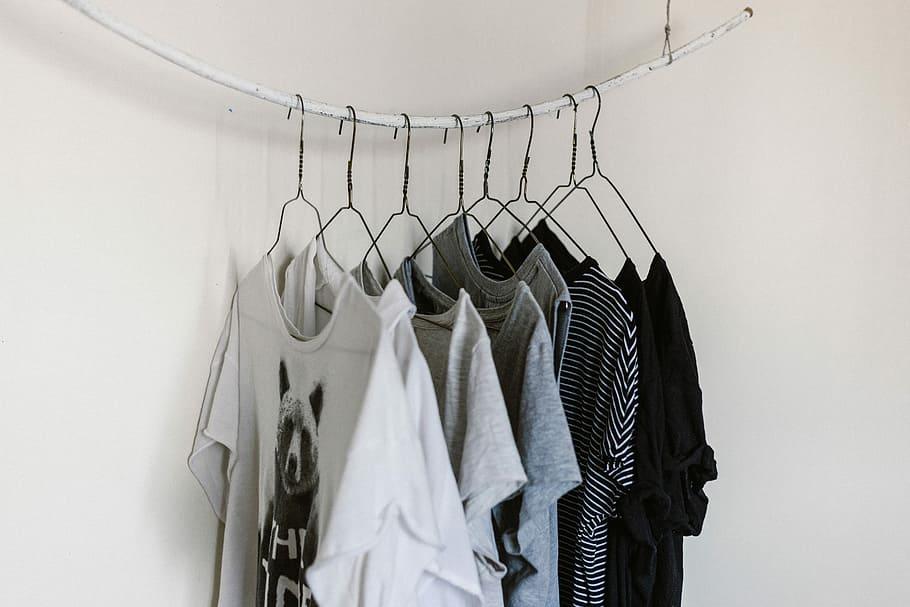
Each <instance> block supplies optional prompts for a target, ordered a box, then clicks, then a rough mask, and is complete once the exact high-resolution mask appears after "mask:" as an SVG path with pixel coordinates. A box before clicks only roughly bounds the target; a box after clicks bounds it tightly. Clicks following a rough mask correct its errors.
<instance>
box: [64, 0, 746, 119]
mask: <svg viewBox="0 0 910 607" xmlns="http://www.w3.org/2000/svg"><path fill="white" fill-rule="evenodd" d="M63 2H65V3H67V4H69V5H70V6H71V7H73V8H75V9H76V10H78V11H79V12H80V13H82V14H84V15H85V16H87V17H88V18H89V19H92V20H93V21H96V22H97V23H99V24H100V25H102V26H104V27H105V28H107V29H109V30H111V31H112V32H114V33H115V34H119V35H120V36H122V37H124V38H126V39H127V40H129V41H130V42H132V43H134V44H136V45H138V46H141V47H142V48H144V49H146V50H147V51H150V52H152V53H154V54H156V55H158V56H159V57H161V58H163V59H167V60H168V61H170V62H171V63H173V64H174V65H177V66H179V67H182V68H184V69H186V70H189V71H191V72H193V73H194V74H196V75H197V76H202V77H203V78H205V79H207V80H211V81H212V82H216V83H218V84H221V85H223V86H227V87H230V88H232V89H235V90H237V91H240V92H241V93H246V94H247V95H252V96H253V97H258V98H260V99H264V100H266V101H271V102H272V103H277V104H278V105H283V106H285V107H289V108H295V109H301V108H300V102H299V101H298V100H297V97H296V95H295V94H294V93H286V92H284V91H279V90H276V89H273V88H269V87H267V86H264V85H262V84H257V83H255V82H251V81H249V80H245V79H243V78H240V77H239V76H236V75H234V74H231V73H229V72H226V71H224V70H221V69H218V68H217V67H215V66H212V65H209V64H208V63H206V62H204V61H201V60H199V59H197V58H195V57H193V56H192V55H189V54H187V53H184V52H183V51H181V50H179V49H176V48H174V47H172V46H170V45H168V44H165V43H163V42H159V41H158V40H155V39H154V38H152V37H151V36H149V35H148V34H146V33H144V32H142V31H140V30H138V29H136V28H134V27H133V26H131V25H128V24H126V23H124V22H122V21H120V20H119V19H117V18H116V17H114V16H113V15H111V14H109V13H107V12H105V11H103V10H101V9H99V8H98V7H96V6H94V5H93V4H92V3H91V2H89V1H88V0H63ZM752 14H753V12H752V9H751V8H749V7H746V8H745V9H743V11H742V12H740V13H739V14H738V15H736V16H735V17H733V18H732V19H730V20H729V21H727V22H726V23H723V24H722V25H719V26H718V27H716V28H714V29H713V30H711V31H708V32H705V33H704V34H702V35H701V36H699V37H698V38H695V39H694V40H692V41H690V42H688V43H686V44H685V45H683V46H681V47H679V48H677V49H674V50H673V52H672V61H671V60H670V57H669V56H667V55H662V56H660V57H658V58H656V59H653V60H651V61H648V62H647V63H642V64H641V65H639V66H637V67H634V68H632V69H631V70H629V71H627V72H623V73H622V74H618V75H616V76H613V77H612V78H610V79H609V80H604V81H603V82H601V83H600V84H597V85H595V86H596V87H597V89H598V90H599V91H600V92H601V93H603V92H605V91H607V90H609V89H612V88H615V87H618V86H621V85H623V84H625V83H627V82H629V81H631V80H635V79H637V78H640V77H641V76H644V75H646V74H650V73H651V72H653V71H655V70H658V69H660V68H663V67H667V66H668V65H671V64H672V63H675V62H676V61H679V60H680V59H682V58H684V57H686V56H687V55H691V54H692V53H694V52H695V51H697V50H699V49H701V48H704V47H705V46H708V45H709V44H711V43H712V42H714V41H715V40H717V39H718V38H720V37H722V36H724V35H725V34H727V33H728V32H730V31H732V30H734V29H736V28H737V27H739V26H740V25H742V24H743V23H745V22H746V21H748V20H749V19H750V18H751V17H752ZM573 96H574V97H575V100H576V101H577V102H579V103H581V102H582V101H585V100H587V99H591V98H592V97H593V96H594V93H593V92H592V91H591V90H590V89H583V90H581V91H578V92H576V93H573ZM570 105H571V102H570V101H569V99H568V98H567V97H565V96H563V97H560V98H559V99H554V100H552V101H544V102H542V103H538V104H536V105H532V106H531V111H532V112H533V113H534V115H541V114H549V113H551V112H555V111H557V110H560V109H563V108H567V107H569V106H570ZM303 106H304V107H303V109H304V110H305V111H306V112H307V113H309V114H317V115H319V116H325V117H326V118H335V119H338V120H350V119H351V115H350V113H349V112H348V110H347V108H346V107H343V106H337V105H331V104H328V103H324V102H322V101H316V100H312V99H307V98H304V100H303ZM356 111H357V122H360V123H362V124H372V125H375V126H386V127H394V128H401V127H404V126H405V124H404V118H403V117H402V116H401V115H400V114H382V113H377V112H368V111H366V110H356ZM527 116H528V111H527V109H526V108H524V107H520V108H515V109H511V110H504V111H500V112H493V122H508V121H511V120H519V119H522V118H526V117H527ZM409 118H410V120H411V127H412V128H435V129H448V128H455V127H456V126H457V123H456V121H455V119H454V118H452V117H451V116H409ZM461 119H462V123H463V125H464V127H465V128H468V127H472V126H480V125H483V124H487V123H488V122H489V118H488V116H487V115H486V114H470V115H465V116H461Z"/></svg>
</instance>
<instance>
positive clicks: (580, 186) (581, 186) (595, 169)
mask: <svg viewBox="0 0 910 607" xmlns="http://www.w3.org/2000/svg"><path fill="white" fill-rule="evenodd" d="M586 88H589V89H591V90H593V92H594V95H596V96H597V112H596V113H595V114H594V122H593V123H592V124H591V130H590V131H588V135H589V137H590V142H591V159H592V167H591V173H590V174H589V175H585V176H584V177H582V178H581V179H580V180H579V181H577V182H575V184H574V185H572V187H571V189H570V190H569V191H568V192H566V194H565V195H564V196H563V197H562V198H560V199H559V201H558V202H556V204H554V205H553V208H552V209H550V213H555V212H556V209H558V208H559V207H560V206H562V203H564V202H565V201H566V200H568V199H569V197H570V196H572V194H574V193H575V192H579V191H580V192H583V193H584V194H585V197H586V198H587V199H588V200H589V201H590V202H591V204H592V205H594V209H595V210H596V211H597V214H598V215H599V216H600V219H601V221H603V223H604V225H605V226H607V229H608V230H609V231H610V235H611V236H612V237H613V240H614V241H615V242H616V245H617V246H618V247H619V250H620V251H622V254H623V256H624V257H625V258H626V259H629V254H628V253H627V252H626V249H625V247H623V246H622V242H621V241H620V240H619V236H617V234H616V230H614V229H613V226H612V225H610V222H609V221H608V220H607V216H606V215H605V214H604V212H603V210H602V209H601V208H600V205H599V204H597V200H596V199H595V198H594V195H593V194H592V193H591V191H590V190H589V189H588V187H587V185H586V183H587V181H588V180H590V179H592V178H593V177H596V176H600V177H601V178H603V179H605V180H606V181H607V183H609V184H610V186H611V187H612V188H613V191H614V192H616V194H617V195H618V196H619V198H620V200H622V201H623V203H625V199H624V198H623V196H622V194H621V193H620V191H619V189H618V188H617V187H616V186H615V185H614V184H613V182H612V181H611V180H610V178H609V177H607V176H606V175H604V174H603V172H602V171H601V170H600V164H599V163H598V161H597V148H596V146H595V144H594V129H595V128H596V127H597V121H598V119H599V118H600V108H601V103H602V102H601V98H600V91H598V90H597V87H595V86H593V85H592V86H588V87H586ZM575 154H576V149H575V146H574V145H573V148H572V158H573V163H572V164H573V171H572V172H573V176H572V178H573V179H574V165H575ZM547 198H548V199H549V197H547ZM626 208H628V205H626ZM629 211H630V212H631V209H629ZM633 217H634V215H633ZM636 221H637V220H636ZM639 227H640V226H639ZM645 237H646V238H647V235H646V236H645ZM649 242H650V240H649ZM652 246H653V245H652Z"/></svg>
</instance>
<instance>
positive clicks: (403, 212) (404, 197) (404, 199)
mask: <svg viewBox="0 0 910 607" xmlns="http://www.w3.org/2000/svg"><path fill="white" fill-rule="evenodd" d="M402 116H404V124H405V128H406V129H407V135H406V139H405V147H404V176H403V178H402V186H401V209H400V210H398V211H395V212H394V213H392V214H391V215H389V218H388V219H387V220H386V222H385V224H383V226H382V229H381V230H379V232H378V233H377V234H376V240H375V241H373V243H372V244H371V245H370V247H369V248H368V249H367V252H366V253H365V254H364V256H363V261H361V265H363V264H364V263H366V260H367V257H368V256H369V255H370V251H372V250H373V249H376V250H377V251H378V250H379V239H380V238H382V235H383V233H384V232H385V231H386V229H387V228H388V227H389V225H390V224H391V223H392V221H393V220H394V219H395V218H396V217H401V216H406V217H410V218H413V219H416V220H417V223H418V224H419V225H420V229H422V230H423V233H424V237H425V239H428V240H429V242H430V244H431V245H432V246H433V250H435V251H436V253H437V254H438V255H439V257H440V259H442V263H443V264H444V265H445V268H446V271H447V272H448V273H449V276H450V277H451V278H452V281H453V282H454V283H455V284H459V281H458V279H456V278H455V274H454V273H453V272H452V268H451V266H449V262H448V261H446V258H445V255H444V254H443V253H442V251H441V250H440V249H439V247H437V246H436V241H434V240H433V237H432V236H431V235H430V231H429V230H427V226H426V225H425V224H424V223H423V219H421V218H420V216H419V215H418V214H416V213H414V212H413V211H412V210H411V205H410V203H409V201H408V179H409V177H410V172H411V165H410V159H411V118H410V117H409V116H408V115H407V114H402ZM393 138H396V139H397V138H398V129H396V130H395V135H394V137H393ZM391 279H392V276H391V275H389V280H391Z"/></svg>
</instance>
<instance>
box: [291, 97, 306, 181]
mask: <svg viewBox="0 0 910 607" xmlns="http://www.w3.org/2000/svg"><path fill="white" fill-rule="evenodd" d="M294 96H295V97H297V102H298V103H299V104H300V142H299V144H298V146H297V189H298V190H300V191H302V190H303V117H304V116H305V115H306V111H305V110H304V107H303V97H301V96H300V93H297V94H296V95H294ZM294 109H296V108H293V107H289V108H288V118H287V119H288V120H290V119H291V112H292V111H294Z"/></svg>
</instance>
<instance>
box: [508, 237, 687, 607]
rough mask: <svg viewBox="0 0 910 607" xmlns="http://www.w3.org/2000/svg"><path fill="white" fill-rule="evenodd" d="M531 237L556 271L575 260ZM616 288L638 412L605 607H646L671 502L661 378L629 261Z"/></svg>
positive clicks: (511, 252) (520, 244) (614, 528)
mask: <svg viewBox="0 0 910 607" xmlns="http://www.w3.org/2000/svg"><path fill="white" fill-rule="evenodd" d="M533 232H534V236H535V237H536V238H537V239H538V240H539V241H540V242H541V243H542V244H543V245H544V246H545V247H546V248H547V251H548V252H549V253H550V256H551V257H552V258H553V260H554V261H555V262H556V264H557V266H559V267H566V266H568V267H571V263H572V262H573V261H574V258H573V257H572V255H571V253H570V252H569V251H568V249H567V248H566V247H565V245H564V244H563V243H562V242H561V241H560V240H559V238H558V237H557V235H556V234H555V233H554V232H553V231H552V230H551V229H550V227H549V226H548V225H547V223H546V221H545V220H544V221H541V222H539V223H538V224H537V225H536V226H535V227H534V228H533ZM533 243H534V241H533V239H531V238H527V239H525V240H524V241H519V240H518V239H513V240H512V242H511V243H510V244H509V246H508V247H507V248H506V251H505V253H506V255H507V256H508V257H509V260H510V261H512V260H516V261H517V260H518V259H520V258H521V254H522V253H523V252H524V251H526V250H527V249H528V248H530V246H533ZM615 284H616V286H617V287H619V289H620V290H621V291H622V294H623V296H624V297H625V300H626V302H627V304H628V306H629V309H630V310H631V312H632V315H633V317H634V319H635V325H636V329H637V331H636V332H637V335H638V412H637V416H636V421H635V441H634V449H635V464H634V471H635V479H634V482H633V484H632V485H631V487H629V490H628V492H627V493H626V494H625V495H623V497H621V498H620V500H619V502H618V504H617V508H616V514H617V516H618V520H615V521H612V522H611V525H610V533H609V539H608V554H607V560H606V562H607V565H606V571H605V581H606V584H605V585H606V597H605V598H606V600H605V604H606V605H611V606H614V605H615V606H619V605H622V606H632V605H649V604H650V601H651V594H652V589H653V587H654V584H655V577H656V572H657V547H658V544H659V543H660V540H661V538H662V537H663V536H664V535H666V534H667V532H668V531H669V526H670V525H669V520H668V515H669V512H670V497H669V495H667V493H666V491H664V487H663V485H664V475H663V448H664V433H665V418H664V410H663V378H662V375H661V371H660V363H659V361H658V354H657V347H656V344H655V341H654V332H653V327H652V325H651V314H650V310H649V308H648V300H647V294H646V293H645V289H644V285H643V283H642V280H641V278H640V277H639V275H638V270H637V269H636V267H635V264H634V263H632V261H631V260H626V263H625V264H624V265H623V267H622V270H620V272H619V274H618V275H617V277H616V281H615ZM560 560H562V557H560Z"/></svg>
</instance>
